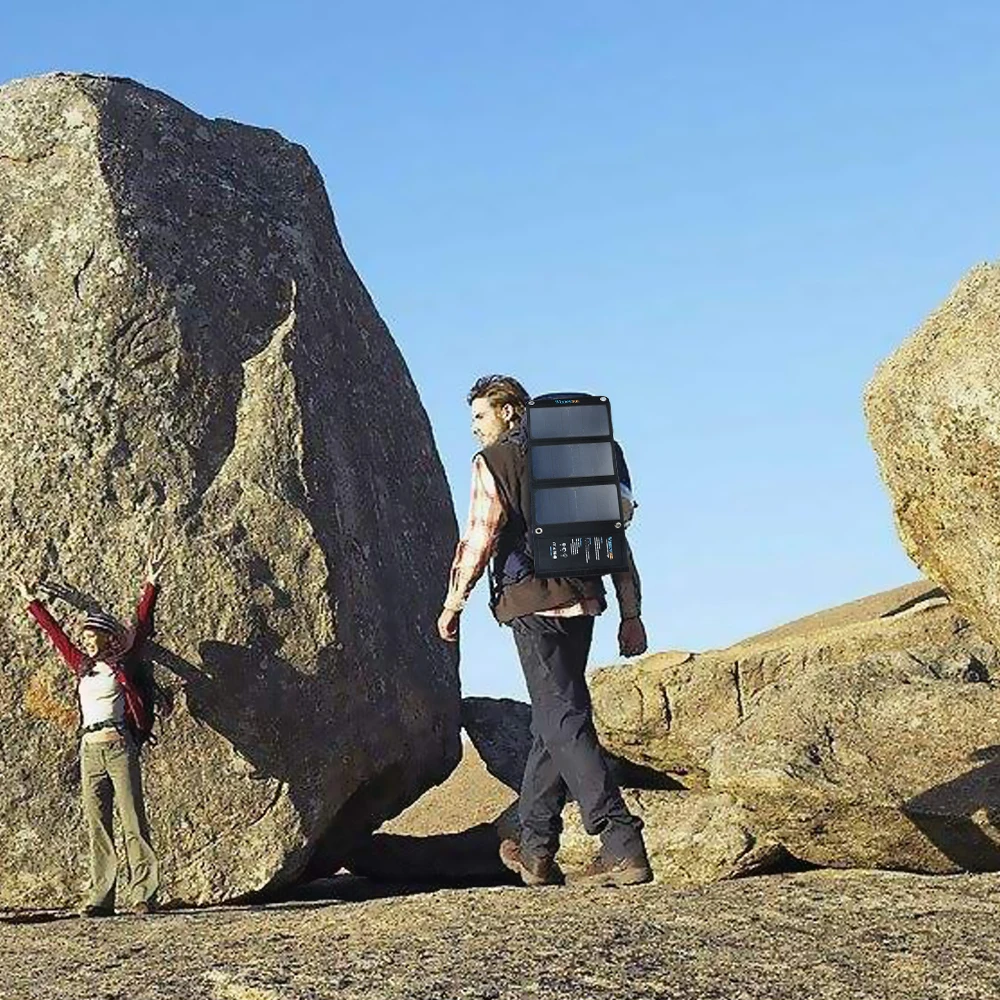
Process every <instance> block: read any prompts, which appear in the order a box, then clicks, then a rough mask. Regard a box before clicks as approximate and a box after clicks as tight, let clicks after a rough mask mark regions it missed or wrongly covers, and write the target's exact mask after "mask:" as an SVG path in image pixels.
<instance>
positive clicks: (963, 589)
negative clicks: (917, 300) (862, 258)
mask: <svg viewBox="0 0 1000 1000" xmlns="http://www.w3.org/2000/svg"><path fill="white" fill-rule="evenodd" d="M865 415H866V417H867V420H868V433H869V437H870V438H871V442H872V444H873V446H874V448H875V452H876V454H877V456H878V464H879V469H880V470H881V473H882V478H883V479H884V480H885V483H886V485H887V486H888V488H889V492H890V494H891V496H892V504H893V510H894V512H895V516H896V525H897V528H898V530H899V536H900V538H901V539H902V541H903V545H904V546H905V548H906V551H907V552H908V553H909V555H910V558H911V559H913V561H914V562H915V563H916V564H917V565H918V566H919V567H920V569H921V570H922V571H923V572H924V573H925V574H926V575H927V576H928V577H930V578H931V579H932V580H934V581H935V582H937V583H938V584H940V585H941V586H942V587H943V588H944V589H945V590H946V591H947V593H948V594H949V595H950V596H951V598H952V600H954V601H955V603H956V604H957V605H958V606H959V608H961V610H962V612H963V613H964V614H965V615H967V616H968V617H969V618H970V619H971V620H972V621H973V622H974V623H975V625H976V627H977V628H978V629H979V631H980V632H981V633H982V634H983V635H984V636H985V637H986V638H988V639H990V640H991V641H992V642H1000V575H998V574H997V572H996V562H997V552H998V550H1000V475H998V473H997V470H998V469H1000V265H998V264H983V265H981V266H979V267H976V268H973V270H971V271H970V272H969V273H968V274H967V275H966V276H965V277H964V278H963V279H962V280H961V281H960V282H959V283H958V285H957V287H956V288H955V289H954V291H953V292H952V293H951V295H950V296H949V297H948V298H947V299H946V300H945V302H944V303H943V304H942V305H941V306H940V307H939V308H938V309H936V310H935V311H934V312H933V313H932V314H931V315H930V316H929V317H928V319H927V320H926V322H925V323H924V324H923V325H922V326H921V327H920V329H918V330H917V331H916V333H914V334H913V335H912V336H911V337H910V338H909V339H908V340H906V341H905V343H903V345H902V346H901V347H900V348H899V349H898V350H897V351H896V352H895V353H894V354H893V355H892V356H891V357H890V358H888V359H887V360H886V361H885V362H884V363H883V364H882V365H881V366H880V367H879V369H878V371H877V372H876V374H875V377H874V378H873V379H872V381H871V384H870V385H869V386H868V389H867V392H866V394H865Z"/></svg>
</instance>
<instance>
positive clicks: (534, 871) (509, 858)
mask: <svg viewBox="0 0 1000 1000" xmlns="http://www.w3.org/2000/svg"><path fill="white" fill-rule="evenodd" d="M500 860H501V861H502V862H503V863H504V865H505V866H506V867H507V868H509V869H510V870H511V871H512V872H517V874H518V875H520V876H521V881H522V882H523V883H524V884H525V885H562V884H563V882H564V881H565V878H564V876H563V873H562V869H561V868H560V867H559V866H558V865H557V864H556V861H555V858H553V857H550V856H543V857H537V858H530V857H524V856H523V855H522V854H521V845H520V844H519V843H518V842H517V841H516V840H503V841H501V842H500Z"/></svg>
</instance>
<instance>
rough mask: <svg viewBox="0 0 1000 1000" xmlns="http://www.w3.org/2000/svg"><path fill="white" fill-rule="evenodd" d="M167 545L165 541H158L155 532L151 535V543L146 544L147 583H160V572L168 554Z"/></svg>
mask: <svg viewBox="0 0 1000 1000" xmlns="http://www.w3.org/2000/svg"><path fill="white" fill-rule="evenodd" d="M166 548H167V543H166V541H165V540H164V539H162V538H161V539H160V540H159V541H157V540H156V539H155V537H154V535H153V532H152V531H150V533H149V541H148V542H147V543H146V582H147V583H152V584H155V583H158V582H159V579H160V571H161V570H162V569H163V559H164V555H165V553H166Z"/></svg>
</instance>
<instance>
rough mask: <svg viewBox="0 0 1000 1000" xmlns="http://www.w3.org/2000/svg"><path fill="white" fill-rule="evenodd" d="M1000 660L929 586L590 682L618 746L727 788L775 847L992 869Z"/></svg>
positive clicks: (861, 859) (813, 854) (686, 777)
mask: <svg viewBox="0 0 1000 1000" xmlns="http://www.w3.org/2000/svg"><path fill="white" fill-rule="evenodd" d="M997 661H998V654H997V649H996V648H995V647H994V646H993V645H992V644H991V643H989V642H987V641H986V640H985V639H983V638H982V636H981V635H979V633H978V632H977V631H976V629H975V628H974V627H973V626H972V625H971V624H970V623H969V622H968V620H967V619H965V618H964V617H963V616H962V614H961V613H960V612H959V611H958V609H956V608H955V606H954V605H952V604H951V603H950V602H949V601H948V600H947V598H946V597H945V596H944V595H943V594H942V592H941V591H940V589H938V588H933V587H930V586H929V585H928V584H926V583H923V584H915V585H911V586H908V587H905V588H900V589H898V590H896V591H890V592H887V593H885V594H879V595H876V596H875V597H873V598H867V599H865V600H863V601H857V602H852V603H851V604H849V605H844V606H842V607H839V608H835V609H831V610H830V611H826V612H822V613H820V614H819V615H814V616H810V617H809V618H806V619H802V620H800V621H798V622H793V623H791V624H789V625H786V626H782V627H781V628H779V629H775V630H773V631H772V632H769V633H765V634H764V635H762V636H756V637H754V638H752V639H748V640H746V641H744V642H742V643H740V644H738V645H736V646H733V647H731V648H729V649H727V650H722V651H715V652H711V653H704V654H697V655H695V654H688V655H676V654H675V655H667V654H658V655H654V656H651V657H647V658H646V659H645V660H644V661H641V662H640V663H638V664H636V665H634V666H629V667H624V668H615V669H609V670H605V671H601V672H599V673H598V674H597V676H595V677H594V678H593V683H592V687H593V690H594V703H595V706H596V708H597V711H598V712H599V717H600V721H601V728H602V732H603V737H604V740H605V742H606V743H607V744H609V745H610V746H611V747H612V748H614V749H616V750H618V751H619V752H620V753H627V754H629V755H631V756H633V758H634V759H639V760H642V761H644V762H646V763H647V764H649V763H653V764H657V765H658V766H660V767H662V768H663V769H664V770H665V771H666V772H668V773H670V774H672V775H674V776H675V777H677V778H678V779H679V780H683V781H684V782H685V784H688V785H689V787H692V788H697V789H704V790H705V791H703V792H702V794H703V795H711V794H715V795H722V796H727V797H728V798H729V799H730V800H731V801H732V802H734V803H736V804H737V806H738V808H739V809H740V810H742V815H743V816H744V817H745V820H743V821H741V822H739V823H737V826H742V827H744V828H745V829H746V831H747V835H748V837H749V838H750V839H751V840H752V841H753V843H754V845H755V847H756V845H761V846H762V849H763V850H765V852H766V851H767V850H768V849H770V848H771V847H774V846H776V847H778V848H780V850H781V851H784V852H787V854H788V855H790V856H792V857H794V858H796V859H798V860H799V861H802V862H807V863H810V864H815V865H822V866H830V867H877V868H898V869H903V870H913V871H926V872H954V871H961V870H969V869H990V870H992V869H998V868H1000V850H998V848H997V846H996V845H997V843H1000V825H998V823H997V815H998V808H1000V772H998V767H1000V760H998V758H997V756H996V752H995V747H994V744H995V743H996V742H997V741H996V738H995V735H994V734H996V733H997V732H1000V690H998V688H997V687H996V686H995V685H994V684H993V683H991V682H990V681H991V678H993V677H995V676H996V672H997V667H998V663H997ZM667 797H668V796H667ZM713 801H718V800H713ZM726 808H727V809H728V808H729V807H728V806H727V807H726Z"/></svg>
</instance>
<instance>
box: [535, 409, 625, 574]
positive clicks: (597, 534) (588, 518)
mask: <svg viewBox="0 0 1000 1000" xmlns="http://www.w3.org/2000/svg"><path fill="white" fill-rule="evenodd" d="M528 446H529V455H530V461H529V469H530V475H531V538H532V548H533V556H534V561H535V575H536V576H540V577H556V576H569V577H581V576H600V575H603V574H604V573H609V572H615V571H618V570H622V569H626V568H627V562H626V561H625V529H624V526H623V523H622V511H621V492H620V483H619V478H618V476H619V470H618V468H617V466H616V461H615V448H614V438H613V435H612V428H611V404H610V403H609V402H608V400H607V398H606V397H604V396H591V395H587V394H584V393H565V394H549V395H547V396H540V397H536V398H535V399H533V400H531V402H530V403H529V405H528Z"/></svg>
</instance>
